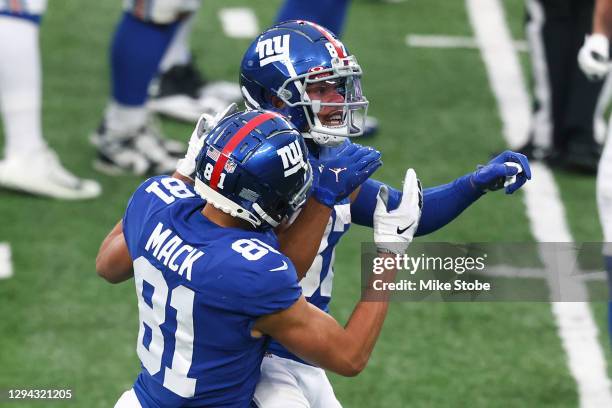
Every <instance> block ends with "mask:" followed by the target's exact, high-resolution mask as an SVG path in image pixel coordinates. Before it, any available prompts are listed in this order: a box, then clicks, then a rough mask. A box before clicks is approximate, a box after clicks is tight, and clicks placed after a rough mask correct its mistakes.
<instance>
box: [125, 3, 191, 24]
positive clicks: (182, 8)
mask: <svg viewBox="0 0 612 408" xmlns="http://www.w3.org/2000/svg"><path fill="white" fill-rule="evenodd" d="M200 4H201V0H123V9H124V10H125V11H128V12H130V13H132V14H133V15H135V16H136V17H137V18H139V19H141V20H143V21H150V22H153V23H156V24H170V23H174V22H175V21H177V20H178V19H179V18H181V17H182V16H183V15H185V14H189V13H193V12H195V11H197V10H198V9H199V8H200Z"/></svg>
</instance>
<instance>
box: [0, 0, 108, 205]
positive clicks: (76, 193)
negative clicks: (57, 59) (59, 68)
mask: <svg viewBox="0 0 612 408" xmlns="http://www.w3.org/2000/svg"><path fill="white" fill-rule="evenodd" d="M45 9H46V0H29V1H8V0H0V109H1V112H2V114H1V119H2V123H3V124H4V141H5V144H4V158H3V159H2V161H0V187H4V188H9V189H15V190H20V191H25V192H28V193H31V194H36V195H42V196H48V197H53V198H57V199H64V200H80V199H89V198H94V197H97V196H99V195H100V193H101V191H102V189H101V188H100V185H99V184H98V183H97V182H95V181H93V180H85V179H80V178H78V177H76V176H75V175H73V174H71V173H70V172H69V171H68V170H66V169H65V168H64V167H63V166H62V164H61V163H60V161H59V159H58V157H57V154H56V153H55V152H54V151H53V150H52V149H51V148H50V147H49V146H48V145H47V143H46V142H45V140H44V138H43V132H42V118H41V111H42V79H41V61H40V47H39V40H38V37H39V34H38V33H39V24H40V20H41V17H42V15H43V14H44V12H45Z"/></svg>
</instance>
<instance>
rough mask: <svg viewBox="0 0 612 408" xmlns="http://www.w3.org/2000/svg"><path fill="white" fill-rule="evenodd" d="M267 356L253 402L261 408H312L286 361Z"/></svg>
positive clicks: (263, 362)
mask: <svg viewBox="0 0 612 408" xmlns="http://www.w3.org/2000/svg"><path fill="white" fill-rule="evenodd" d="M284 360H286V361H289V360H287V359H284V358H280V357H277V356H274V355H269V354H268V355H266V356H265V357H264V359H263V361H262V362H261V377H260V379H259V383H257V388H256V389H255V396H254V397H253V400H254V401H255V403H256V404H257V406H258V407H259V408H310V404H308V401H307V400H306V396H305V395H304V393H303V391H302V389H301V388H300V386H299V385H298V381H297V378H296V377H295V375H294V374H293V373H292V372H291V370H290V369H289V366H288V365H287V364H286V362H285V361H284Z"/></svg>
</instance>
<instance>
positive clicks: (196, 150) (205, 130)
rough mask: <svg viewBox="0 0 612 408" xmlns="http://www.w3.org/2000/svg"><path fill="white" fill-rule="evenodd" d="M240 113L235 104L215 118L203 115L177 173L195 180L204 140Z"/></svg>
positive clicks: (177, 168) (190, 139) (177, 167)
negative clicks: (227, 119)
mask: <svg viewBox="0 0 612 408" xmlns="http://www.w3.org/2000/svg"><path fill="white" fill-rule="evenodd" d="M237 111H238V106H237V105H236V104H235V103H232V104H230V105H229V106H228V107H227V108H225V109H224V110H222V111H221V112H219V113H217V114H216V115H215V116H214V117H213V116H211V115H208V114H206V113H203V114H202V116H200V119H198V123H197V124H196V126H195V129H193V132H192V133H191V137H190V138H189V147H188V148H187V153H185V157H183V158H182V159H180V160H179V161H178V164H177V165H176V171H178V172H179V173H181V174H182V175H183V176H185V177H189V178H191V179H192V180H193V177H194V174H195V170H196V159H197V157H198V154H200V150H202V146H204V139H206V136H208V134H209V133H210V131H211V130H212V129H213V128H214V127H215V126H217V124H218V123H219V122H221V121H222V120H223V119H224V118H225V117H227V116H229V115H232V114H234V113H235V112H237Z"/></svg>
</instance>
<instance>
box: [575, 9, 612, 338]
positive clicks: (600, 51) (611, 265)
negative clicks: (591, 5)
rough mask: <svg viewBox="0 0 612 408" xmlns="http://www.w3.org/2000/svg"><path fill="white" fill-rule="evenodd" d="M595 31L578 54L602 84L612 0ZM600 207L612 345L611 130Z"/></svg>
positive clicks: (601, 171)
mask: <svg viewBox="0 0 612 408" xmlns="http://www.w3.org/2000/svg"><path fill="white" fill-rule="evenodd" d="M592 30H593V33H592V34H591V35H587V37H586V39H585V41H584V44H583V45H582V48H581V49H580V52H579V53H578V63H579V64H580V68H582V71H584V73H585V74H586V75H587V76H588V77H589V78H591V79H592V80H593V81H597V82H599V83H601V82H602V81H603V80H604V78H606V76H607V75H608V73H609V72H610V69H611V67H612V61H610V39H611V38H612V0H597V3H596V5H595V12H594V16H593V29H592ZM609 129H610V128H609ZM597 207H598V209H599V219H600V221H601V226H602V228H603V235H604V241H605V245H604V259H605V263H606V271H607V273H608V285H609V287H610V299H611V301H610V303H609V304H608V332H609V338H610V341H611V344H612V142H611V141H610V134H609V133H608V135H607V138H606V142H605V145H604V149H603V153H602V155H601V160H600V161H599V168H598V171H597Z"/></svg>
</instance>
